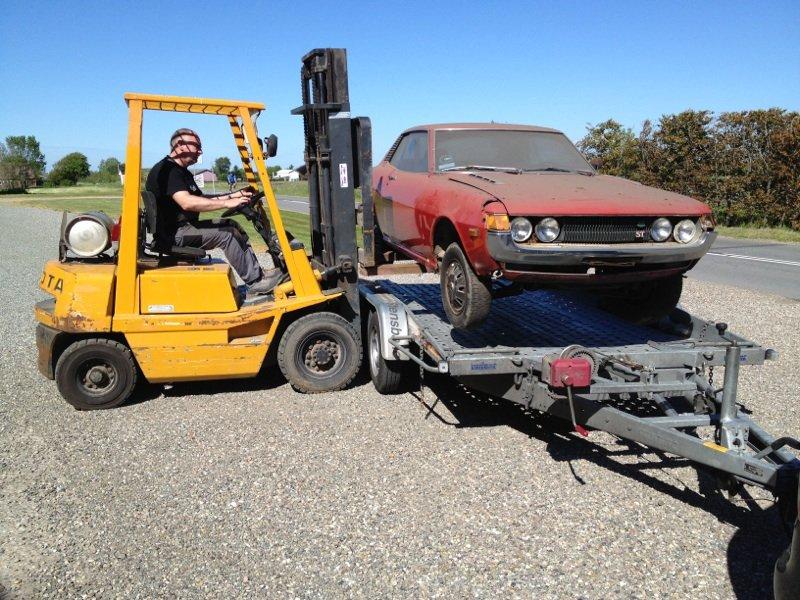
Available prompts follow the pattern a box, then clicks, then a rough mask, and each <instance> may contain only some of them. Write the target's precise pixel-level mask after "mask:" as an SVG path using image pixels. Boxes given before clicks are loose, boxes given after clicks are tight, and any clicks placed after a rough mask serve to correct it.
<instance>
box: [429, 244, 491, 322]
mask: <svg viewBox="0 0 800 600" xmlns="http://www.w3.org/2000/svg"><path fill="white" fill-rule="evenodd" d="M440 278H441V279H440V281H441V287H442V304H443V305H444V312H445V313H446V314H447V320H448V321H450V323H451V324H452V325H453V327H456V328H458V329H470V328H472V327H477V326H478V325H480V324H481V323H483V321H485V320H486V317H487V316H488V315H489V309H490V308H491V305H492V292H491V283H490V282H489V280H488V279H482V278H480V277H478V276H477V275H476V274H475V271H473V270H472V266H471V265H470V264H469V261H468V260H467V257H466V256H464V251H463V250H462V249H461V246H459V245H458V244H457V243H456V242H453V243H452V244H450V245H449V246H448V247H447V250H445V253H444V257H442V265H441V270H440Z"/></svg>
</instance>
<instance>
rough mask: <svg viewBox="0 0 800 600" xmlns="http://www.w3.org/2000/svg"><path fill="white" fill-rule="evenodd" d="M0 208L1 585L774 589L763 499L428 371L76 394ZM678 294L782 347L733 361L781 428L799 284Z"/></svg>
mask: <svg viewBox="0 0 800 600" xmlns="http://www.w3.org/2000/svg"><path fill="white" fill-rule="evenodd" d="M0 222H2V224H3V225H4V227H3V229H4V235H3V236H0V256H2V259H0V272H1V273H2V286H0V306H1V307H2V313H0V314H2V321H1V322H0V328H1V329H0V340H1V341H0V349H1V350H2V352H1V353H0V370H1V371H2V377H1V378H0V461H1V462H0V466H1V467H2V468H1V469H0V584H1V585H2V586H3V587H4V588H5V590H6V591H5V597H8V598H31V597H37V598H38V597H58V598H73V597H74V598H153V597H182V598H191V597H210V596H215V597H278V598H289V597H290V598H297V597H302V598H305V597H326V598H327V597H383V596H391V597H407V598H418V597H431V598H436V597H443V598H445V597H446V598H451V597H484V598H495V597H509V598H515V597H519V598H532V597H535V598H685V597H688V596H690V595H691V596H693V597H698V598H734V597H735V598H765V597H769V596H770V595H771V591H770V590H771V574H772V565H773V562H774V560H775V558H776V557H777V556H778V554H779V553H780V551H781V549H782V547H783V546H785V544H786V543H787V539H786V537H785V536H784V533H783V530H782V528H781V526H780V524H779V521H778V518H777V516H776V514H775V512H774V510H772V509H771V508H770V507H771V502H769V501H768V500H763V501H759V502H757V503H755V505H753V506H748V505H745V504H744V503H741V502H737V503H730V502H728V501H727V500H725V499H724V498H722V497H721V496H720V495H718V494H716V493H715V492H713V491H712V490H711V485H710V480H709V476H708V475H707V474H705V473H702V472H699V471H697V470H696V469H694V468H692V467H691V466H689V465H688V464H687V463H686V462H685V461H681V460H676V459H673V458H670V457H667V456H664V455H661V454H660V453H656V452H652V451H648V450H646V449H643V448H641V447H638V446H635V445H631V444H627V443H624V442H622V441H620V440H618V439H616V438H614V437H612V436H610V435H607V434H603V433H599V432H593V433H592V434H591V436H590V438H589V440H588V441H584V440H582V439H580V438H578V437H576V436H574V435H572V434H571V433H569V432H568V431H567V430H565V429H564V427H563V426H562V425H561V424H560V423H559V422H555V421H553V420H551V419H549V418H546V417H544V416H542V415H535V414H527V413H525V412H523V411H521V410H519V409H518V408H517V407H516V406H513V405H510V404H507V403H503V402H497V401H494V400H492V399H489V398H486V397H483V396H478V397H474V396H472V395H470V394H467V393H466V392H465V391H464V390H462V389H459V388H458V387H456V386H453V385H452V384H450V383H448V382H447V381H446V380H438V381H434V382H433V389H432V390H428V391H426V392H425V398H422V397H421V394H420V392H418V391H417V392H413V393H407V394H403V395H397V396H387V397H384V396H380V395H379V394H378V393H377V392H375V390H374V388H373V387H372V385H371V383H369V381H368V380H365V379H364V378H363V377H362V378H361V379H360V380H359V382H358V383H357V385H356V386H354V387H352V388H351V389H348V390H346V391H344V392H339V393H335V394H321V395H316V396H303V395H301V394H297V393H295V392H294V391H292V389H291V388H290V387H289V386H288V385H287V384H286V382H285V381H284V380H283V379H282V378H281V377H280V375H279V374H277V373H274V374H271V375H269V376H267V377H266V378H264V379H262V380H248V381H239V382H236V381H234V382H226V383H199V384H191V385H188V384H182V385H175V386H174V387H171V388H169V387H167V388H163V387H161V386H159V387H156V386H143V387H142V388H141V389H140V390H139V391H138V393H137V395H136V398H135V400H134V402H132V403H129V404H127V405H126V406H123V407H121V408H119V409H116V410H112V411H105V412H88V413H86V412H77V411H75V410H73V409H72V408H71V407H70V406H69V405H68V404H66V403H65V402H64V401H63V400H61V398H60V397H59V395H58V392H57V391H56V387H55V385H54V383H53V382H51V381H48V380H45V379H44V378H43V377H41V376H40V375H39V373H38V372H37V370H36V367H35V358H36V357H35V344H34V319H33V314H32V306H33V303H34V302H35V301H36V300H38V299H40V298H41V297H42V294H41V293H40V292H39V291H38V289H37V282H38V277H39V274H40V272H41V267H42V265H43V262H44V261H45V260H46V259H47V258H50V257H52V256H53V255H54V253H55V248H56V235H57V227H58V222H59V215H57V214H56V213H52V212H47V211H41V210H36V209H24V208H15V207H10V206H8V205H5V206H3V205H0ZM12 224H13V226H12ZM684 305H685V306H686V307H687V308H689V309H690V310H693V311H696V312H697V313H699V314H701V315H703V316H706V317H714V318H715V319H717V320H725V321H727V322H729V323H730V325H731V329H732V330H733V331H736V332H737V333H740V334H743V335H745V336H747V337H750V338H752V339H755V340H757V341H761V342H762V343H765V344H769V345H771V346H772V347H774V348H776V349H777V350H779V351H780V352H781V353H782V354H781V357H780V359H779V360H778V361H776V362H773V363H770V364H768V365H767V366H765V367H763V368H751V369H744V370H743V379H742V381H741V382H740V388H739V389H740V398H741V399H742V400H744V401H745V402H746V403H747V405H748V407H749V408H751V409H752V410H753V412H754V414H755V416H756V417H757V418H758V420H759V421H761V422H762V424H763V425H764V426H765V427H766V428H767V429H768V430H771V431H773V432H774V433H776V434H795V435H797V434H798V433H800V412H798V411H797V409H796V408H795V407H793V406H791V405H790V403H791V402H794V397H793V395H791V394H790V390H797V389H798V388H799V387H800V353H798V352H797V348H798V347H800V341H798V335H800V334H798V332H800V310H798V307H799V305H798V302H797V301H790V300H785V299H782V298H779V297H776V296H767V295H761V294H756V293H753V292H748V291H743V290H739V289H735V288H727V287H721V286H715V285H709V284H702V285H701V284H700V283H698V282H695V281H692V280H691V279H690V280H688V281H687V285H686V290H685V298H684ZM720 371H721V370H720ZM721 377H722V374H721V373H720V375H719V380H720V381H721ZM434 395H436V396H438V398H439V399H440V401H439V402H438V403H436V406H435V408H434V410H433V411H430V410H429V408H428V406H429V405H431V404H432V403H433V399H434ZM754 495H755V496H757V497H759V498H762V497H763V498H766V494H765V493H759V492H758V491H755V492H754ZM0 596H3V593H0Z"/></svg>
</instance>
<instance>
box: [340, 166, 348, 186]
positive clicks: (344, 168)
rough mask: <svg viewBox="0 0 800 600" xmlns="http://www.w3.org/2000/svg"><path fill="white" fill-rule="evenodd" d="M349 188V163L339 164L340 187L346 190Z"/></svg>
mask: <svg viewBox="0 0 800 600" xmlns="http://www.w3.org/2000/svg"><path fill="white" fill-rule="evenodd" d="M347 186H348V182H347V163H339V187H342V188H346V187H347Z"/></svg>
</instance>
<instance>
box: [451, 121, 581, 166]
mask: <svg viewBox="0 0 800 600" xmlns="http://www.w3.org/2000/svg"><path fill="white" fill-rule="evenodd" d="M435 144H436V147H435V153H436V154H435V157H436V170H437V171H457V170H467V169H474V170H490V171H510V172H518V173H520V172H526V171H564V172H569V173H573V172H577V173H585V174H592V173H594V170H593V169H592V167H591V165H589V163H587V162H586V160H585V159H584V158H583V156H581V153H580V152H578V150H577V149H576V148H575V146H573V145H572V143H571V142H570V141H569V140H568V139H567V137H566V136H565V135H564V134H563V133H553V132H548V131H520V130H516V131H515V130H503V129H456V130H438V131H436V137H435Z"/></svg>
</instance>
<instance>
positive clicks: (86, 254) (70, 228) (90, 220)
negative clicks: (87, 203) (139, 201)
mask: <svg viewBox="0 0 800 600" xmlns="http://www.w3.org/2000/svg"><path fill="white" fill-rule="evenodd" d="M113 225H114V222H113V221H112V220H111V218H109V217H108V215H106V214H105V213H104V212H101V211H96V212H95V211H92V212H88V213H84V214H82V215H78V216H77V217H75V218H74V219H72V220H71V221H69V222H68V223H67V224H66V226H65V227H64V233H63V239H64V243H65V244H66V246H67V248H69V250H70V251H71V252H72V253H73V254H75V256H78V257H80V258H90V257H92V256H98V255H100V254H102V253H103V252H105V251H106V250H107V249H108V248H109V247H110V246H111V228H112V227H113Z"/></svg>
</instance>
